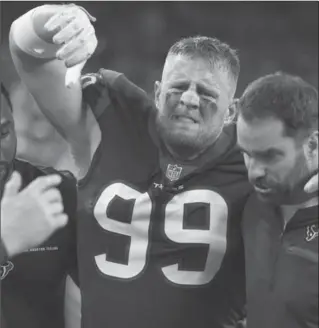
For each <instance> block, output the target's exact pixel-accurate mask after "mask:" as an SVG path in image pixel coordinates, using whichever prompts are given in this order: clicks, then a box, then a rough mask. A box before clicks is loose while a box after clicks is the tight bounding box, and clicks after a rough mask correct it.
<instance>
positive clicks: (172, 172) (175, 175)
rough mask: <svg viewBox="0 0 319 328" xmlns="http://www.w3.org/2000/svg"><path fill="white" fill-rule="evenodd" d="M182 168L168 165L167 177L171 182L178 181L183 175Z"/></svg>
mask: <svg viewBox="0 0 319 328" xmlns="http://www.w3.org/2000/svg"><path fill="white" fill-rule="evenodd" d="M182 169H183V168H182V167H180V166H178V165H176V164H175V165H173V164H168V165H167V169H166V177H167V178H168V179H169V180H170V181H177V180H178V179H179V178H180V176H181V173H182Z"/></svg>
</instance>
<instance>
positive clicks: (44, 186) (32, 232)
mask: <svg viewBox="0 0 319 328" xmlns="http://www.w3.org/2000/svg"><path fill="white" fill-rule="evenodd" d="M61 179H62V178H61V177H60V176H59V175H48V176H43V177H39V178H37V179H36V180H34V181H33V182H31V183H30V184H29V185H28V186H27V187H26V188H25V189H23V190H21V191H20V188H21V184H22V179H21V176H20V174H19V173H17V172H14V173H13V175H12V177H11V179H10V180H9V181H8V182H7V184H6V186H5V190H4V193H3V198H2V200H1V239H2V242H3V243H4V245H5V246H6V249H7V252H8V255H9V256H13V255H16V254H18V253H21V252H23V251H25V250H27V249H29V248H31V247H34V246H37V245H39V244H41V243H43V242H44V241H45V240H46V239H48V238H49V237H50V236H51V235H52V233H53V232H55V231H56V230H57V229H59V228H61V227H63V226H65V225H66V223H67V220H68V217H67V215H66V214H65V213H64V208H63V201H62V196H61V193H60V191H59V190H58V189H57V186H58V185H59V184H60V183H61Z"/></svg>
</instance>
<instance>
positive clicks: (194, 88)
mask: <svg viewBox="0 0 319 328" xmlns="http://www.w3.org/2000/svg"><path fill="white" fill-rule="evenodd" d="M235 88H236V83H235V82H231V81H230V78H229V73H228V72H226V70H225V69H222V68H220V67H218V65H215V67H213V66H212V64H211V63H209V62H208V61H207V60H205V59H202V58H190V57H186V56H182V55H170V56H168V58H167V60H166V63H165V66H164V70H163V76H162V81H161V82H156V83H155V102H156V106H157V108H158V117H157V124H158V128H159V131H160V134H161V136H162V138H163V140H164V142H165V143H166V144H167V145H169V146H170V147H171V148H172V149H174V150H178V149H179V148H182V149H183V148H189V150H191V151H193V152H195V153H196V152H200V151H202V150H203V149H206V148H207V147H208V146H209V145H211V144H213V143H214V142H215V141H216V139H217V138H218V136H219V135H220V133H221V131H222V129H223V126H224V121H225V117H226V115H227V114H228V108H229V106H230V104H231V102H232V97H233V93H234V90H235Z"/></svg>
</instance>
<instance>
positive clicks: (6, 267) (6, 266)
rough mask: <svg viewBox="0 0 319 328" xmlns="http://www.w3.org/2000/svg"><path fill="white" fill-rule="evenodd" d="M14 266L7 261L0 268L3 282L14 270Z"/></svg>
mask: <svg viewBox="0 0 319 328" xmlns="http://www.w3.org/2000/svg"><path fill="white" fill-rule="evenodd" d="M13 268H14V265H13V263H12V262H11V261H7V262H5V263H3V264H1V266H0V278H1V280H3V279H4V278H5V277H6V276H7V275H8V274H9V272H10V271H11V270H13Z"/></svg>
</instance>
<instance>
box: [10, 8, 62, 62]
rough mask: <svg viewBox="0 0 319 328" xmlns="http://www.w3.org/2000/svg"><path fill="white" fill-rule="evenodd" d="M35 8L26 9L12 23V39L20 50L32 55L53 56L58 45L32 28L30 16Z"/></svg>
mask: <svg viewBox="0 0 319 328" xmlns="http://www.w3.org/2000/svg"><path fill="white" fill-rule="evenodd" d="M36 9H37V8H34V9H32V10H30V11H28V12H27V13H26V14H24V15H23V16H21V17H19V18H18V19H17V20H16V21H15V22H14V23H13V26H12V27H13V28H12V36H13V40H14V41H15V43H16V45H17V46H18V47H19V48H20V49H21V50H22V51H24V52H26V53H27V54H29V55H31V56H33V57H37V58H55V56H56V52H57V51H58V49H59V46H58V45H56V44H53V43H48V42H46V41H44V40H43V39H41V38H40V37H39V36H38V35H37V34H36V32H35V30H34V28H33V19H32V16H33V14H34V12H35V10H36Z"/></svg>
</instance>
